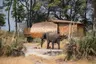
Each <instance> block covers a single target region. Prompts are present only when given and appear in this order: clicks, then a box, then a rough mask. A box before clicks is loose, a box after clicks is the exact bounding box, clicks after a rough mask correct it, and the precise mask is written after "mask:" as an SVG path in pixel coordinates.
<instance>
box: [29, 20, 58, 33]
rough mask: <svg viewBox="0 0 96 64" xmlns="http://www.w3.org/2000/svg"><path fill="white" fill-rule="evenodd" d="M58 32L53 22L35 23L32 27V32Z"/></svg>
mask: <svg viewBox="0 0 96 64" xmlns="http://www.w3.org/2000/svg"><path fill="white" fill-rule="evenodd" d="M50 31H52V32H53V31H57V25H56V24H54V23H53V22H40V23H35V24H33V26H32V27H31V30H30V32H31V33H32V32H50Z"/></svg>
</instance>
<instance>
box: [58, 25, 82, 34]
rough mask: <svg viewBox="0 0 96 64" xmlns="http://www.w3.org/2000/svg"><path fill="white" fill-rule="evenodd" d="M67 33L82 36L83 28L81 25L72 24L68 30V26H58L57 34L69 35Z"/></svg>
mask: <svg viewBox="0 0 96 64" xmlns="http://www.w3.org/2000/svg"><path fill="white" fill-rule="evenodd" d="M69 31H70V34H71V35H72V36H83V35H84V28H83V26H82V25H78V24H73V25H71V28H70V25H69V24H59V32H60V34H61V35H69Z"/></svg>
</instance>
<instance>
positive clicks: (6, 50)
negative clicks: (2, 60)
mask: <svg viewBox="0 0 96 64" xmlns="http://www.w3.org/2000/svg"><path fill="white" fill-rule="evenodd" d="M23 41H24V38H21V37H20V38H19V37H18V39H16V37H14V33H11V32H4V31H0V56H3V55H4V56H20V55H24V53H23V51H22V49H24V48H25V47H24V46H23Z"/></svg>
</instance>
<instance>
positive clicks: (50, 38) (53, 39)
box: [41, 32, 66, 49]
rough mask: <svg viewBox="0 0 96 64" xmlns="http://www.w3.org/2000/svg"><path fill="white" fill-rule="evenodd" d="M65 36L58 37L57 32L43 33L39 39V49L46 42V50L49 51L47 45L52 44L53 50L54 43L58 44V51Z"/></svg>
mask: <svg viewBox="0 0 96 64" xmlns="http://www.w3.org/2000/svg"><path fill="white" fill-rule="evenodd" d="M65 38H66V36H65V35H64V36H60V34H58V33H57V32H47V33H44V34H43V36H42V38H41V40H42V41H41V47H42V45H43V42H44V40H47V49H49V44H50V43H52V49H54V43H57V44H58V49H60V41H61V40H63V39H65Z"/></svg>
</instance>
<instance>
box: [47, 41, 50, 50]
mask: <svg viewBox="0 0 96 64" xmlns="http://www.w3.org/2000/svg"><path fill="white" fill-rule="evenodd" d="M49 44H50V41H47V49H49Z"/></svg>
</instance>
